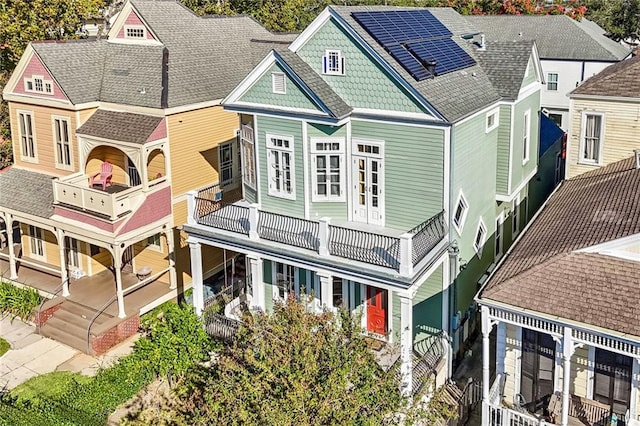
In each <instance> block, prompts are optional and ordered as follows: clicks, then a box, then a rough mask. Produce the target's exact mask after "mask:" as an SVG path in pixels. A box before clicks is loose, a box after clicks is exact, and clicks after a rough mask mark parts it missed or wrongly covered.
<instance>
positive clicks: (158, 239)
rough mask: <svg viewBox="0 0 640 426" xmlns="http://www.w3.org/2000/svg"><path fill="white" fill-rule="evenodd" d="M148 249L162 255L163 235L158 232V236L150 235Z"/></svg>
mask: <svg viewBox="0 0 640 426" xmlns="http://www.w3.org/2000/svg"><path fill="white" fill-rule="evenodd" d="M147 247H148V248H149V249H151V250H154V251H158V252H161V253H162V234H161V233H160V232H158V233H157V234H153V235H149V236H148V237H147Z"/></svg>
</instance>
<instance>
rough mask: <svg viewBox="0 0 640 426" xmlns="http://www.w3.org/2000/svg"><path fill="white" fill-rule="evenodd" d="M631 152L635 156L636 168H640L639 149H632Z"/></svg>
mask: <svg viewBox="0 0 640 426" xmlns="http://www.w3.org/2000/svg"><path fill="white" fill-rule="evenodd" d="M633 153H634V154H635V156H636V169H640V149H637V148H636V149H634V150H633Z"/></svg>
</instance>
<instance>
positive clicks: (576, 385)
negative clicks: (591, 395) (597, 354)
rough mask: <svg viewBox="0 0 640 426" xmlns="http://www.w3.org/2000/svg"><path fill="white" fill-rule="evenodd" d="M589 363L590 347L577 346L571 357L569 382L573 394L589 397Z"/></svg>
mask: <svg viewBox="0 0 640 426" xmlns="http://www.w3.org/2000/svg"><path fill="white" fill-rule="evenodd" d="M588 364H589V347H588V346H582V347H578V348H576V351H575V353H574V354H573V356H572V357H571V375H570V376H571V377H570V382H569V392H570V393H571V394H572V395H577V396H581V397H583V398H586V397H587V385H588V380H587V377H588V371H589V365H588ZM560 377H562V376H560ZM560 382H561V381H560Z"/></svg>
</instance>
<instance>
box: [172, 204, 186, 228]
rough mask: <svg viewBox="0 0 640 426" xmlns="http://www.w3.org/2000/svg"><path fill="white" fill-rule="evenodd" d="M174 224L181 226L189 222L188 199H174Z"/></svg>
mask: <svg viewBox="0 0 640 426" xmlns="http://www.w3.org/2000/svg"><path fill="white" fill-rule="evenodd" d="M172 208H173V226H181V225H184V224H185V223H187V200H182V201H177V202H176V201H174V203H173V206H172Z"/></svg>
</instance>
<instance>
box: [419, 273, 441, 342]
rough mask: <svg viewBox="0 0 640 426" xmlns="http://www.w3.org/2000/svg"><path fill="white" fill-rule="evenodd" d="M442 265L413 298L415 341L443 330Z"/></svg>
mask: <svg viewBox="0 0 640 426" xmlns="http://www.w3.org/2000/svg"><path fill="white" fill-rule="evenodd" d="M442 279H443V277H442V265H441V266H439V267H438V268H437V269H436V270H435V271H434V272H433V273H432V274H431V275H429V277H428V278H427V279H426V280H425V281H424V282H423V283H422V284H421V285H420V288H418V291H417V292H416V295H415V297H414V298H413V341H414V342H418V341H420V340H422V339H424V338H425V337H427V336H430V335H433V334H435V333H439V332H440V331H441V330H442Z"/></svg>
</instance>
